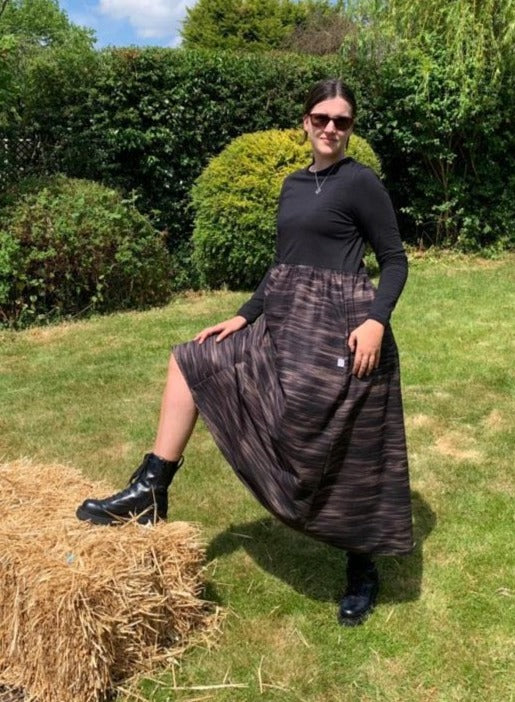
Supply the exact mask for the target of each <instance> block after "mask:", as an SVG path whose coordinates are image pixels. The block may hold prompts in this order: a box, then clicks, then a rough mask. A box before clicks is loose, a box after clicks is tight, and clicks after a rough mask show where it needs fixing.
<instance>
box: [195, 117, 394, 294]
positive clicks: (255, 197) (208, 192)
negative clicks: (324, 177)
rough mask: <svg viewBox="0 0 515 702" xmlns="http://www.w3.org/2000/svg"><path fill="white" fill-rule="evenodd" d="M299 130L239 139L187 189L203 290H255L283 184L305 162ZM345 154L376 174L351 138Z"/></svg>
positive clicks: (370, 156) (364, 146)
mask: <svg viewBox="0 0 515 702" xmlns="http://www.w3.org/2000/svg"><path fill="white" fill-rule="evenodd" d="M302 135H303V132H302V130H299V129H286V130H277V129H272V130H268V131H262V132H254V133H252V134H244V135H243V136H240V137H238V138H236V139H234V140H233V141H232V142H231V143H230V144H229V145H228V146H227V147H226V148H225V149H224V150H223V151H222V152H221V153H220V154H219V155H218V156H216V157H215V158H213V159H211V161H210V162H209V164H208V165H207V167H206V168H205V169H204V171H203V172H202V173H201V175H200V176H199V178H198V179H197V181H196V182H195V185H194V187H193V189H192V204H193V207H194V209H195V228H194V232H193V245H194V251H193V260H194V262H195V264H196V266H197V267H198V269H199V273H200V278H201V283H202V285H204V286H207V287H212V288H218V287H221V286H222V285H227V286H229V287H230V288H232V289H239V288H245V289H248V288H252V287H255V286H256V285H257V284H258V283H259V281H260V280H261V277H262V276H263V273H264V271H265V270H266V268H267V267H268V266H269V265H270V263H271V261H272V259H273V255H274V243H275V232H276V221H275V220H276V215H277V205H278V199H279V193H280V190H281V185H282V181H283V180H284V178H285V177H286V176H287V175H288V174H289V173H292V172H293V171H295V170H297V169H299V168H304V167H306V166H307V165H308V164H309V163H310V159H311V145H310V143H309V141H306V142H305V143H304V144H302V143H301V141H302ZM346 154H347V155H348V156H352V157H353V158H355V159H356V160H357V161H360V162H361V163H364V164H365V165H367V166H370V167H371V168H373V169H374V170H375V171H376V173H378V174H379V175H380V173H381V167H380V163H379V159H378V157H377V156H376V155H375V153H374V152H373V151H372V149H371V147H370V146H369V145H368V143H367V142H366V141H365V140H364V139H362V138H360V137H358V136H356V135H352V136H351V138H350V142H349V146H348V148H347V151H346Z"/></svg>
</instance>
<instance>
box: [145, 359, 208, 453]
mask: <svg viewBox="0 0 515 702" xmlns="http://www.w3.org/2000/svg"><path fill="white" fill-rule="evenodd" d="M197 417H198V410H197V407H196V405H195V403H194V401H193V397H192V394H191V391H190V389H189V387H188V384H187V383H186V380H185V379H184V376H183V374H182V372H181V370H180V368H179V366H178V365H177V361H176V360H175V357H174V355H173V353H172V354H170V361H169V363H168V376H167V379H166V385H165V389H164V392H163V399H162V401H161V414H160V415H159V425H158V428H157V435H156V440H155V443H154V448H153V453H155V454H156V456H159V457H160V458H164V459H165V460H167V461H178V460H179V458H180V457H181V455H182V452H183V451H184V448H185V446H186V444H187V443H188V440H189V438H190V436H191V433H192V431H193V427H194V426H195V422H196V421H197Z"/></svg>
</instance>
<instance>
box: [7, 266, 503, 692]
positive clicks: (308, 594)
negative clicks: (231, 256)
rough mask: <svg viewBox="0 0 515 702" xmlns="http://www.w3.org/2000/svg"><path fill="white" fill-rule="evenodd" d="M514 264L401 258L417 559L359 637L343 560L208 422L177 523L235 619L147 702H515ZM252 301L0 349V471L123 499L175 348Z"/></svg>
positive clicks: (152, 686)
mask: <svg viewBox="0 0 515 702" xmlns="http://www.w3.org/2000/svg"><path fill="white" fill-rule="evenodd" d="M514 263H515V256H513V255H505V256H502V257H501V258H499V259H497V260H482V259H480V258H472V257H459V256H442V257H439V258H438V259H436V260H433V259H429V258H427V257H422V258H420V259H418V258H417V259H415V258H414V259H413V260H412V265H411V271H410V276H409V279H408V283H407V286H406V289H405V291H404V293H403V295H402V297H401V299H400V301H399V304H398V306H397V309H396V311H395V314H394V319H393V327H394V331H395V335H396V338H397V342H398V345H399V349H400V353H401V364H402V366H401V370H402V382H403V392H404V405H405V413H406V428H407V433H408V445H409V456H410V469H411V487H412V496H413V508H414V520H415V524H414V526H415V535H416V540H417V547H416V551H415V553H414V554H413V555H412V556H409V557H397V558H392V557H378V558H377V563H378V566H379V570H380V575H381V580H382V589H381V593H380V598H379V602H378V605H377V608H376V610H375V612H374V613H373V614H372V616H371V617H370V618H369V619H368V620H367V622H366V623H365V624H364V625H363V626H361V627H357V628H355V629H346V628H342V627H340V626H339V625H338V623H337V621H336V600H337V598H338V595H339V594H340V592H341V590H342V588H343V586H344V560H343V557H342V554H341V553H340V552H339V551H337V550H336V549H332V548H330V547H329V546H325V545H323V544H320V543H318V542H315V541H313V540H311V539H308V538H305V537H303V536H302V535H300V534H297V533H296V532H293V531H291V530H289V529H288V528H287V527H285V526H283V525H281V524H280V523H278V522H277V521H275V520H274V519H273V518H272V517H270V515H268V514H267V513H266V512H265V510H264V509H263V508H262V507H261V506H260V505H259V504H257V503H256V502H255V500H254V499H253V498H252V497H251V495H250V494H249V493H248V492H247V491H246V489H245V488H244V487H243V486H242V485H241V484H240V483H239V481H238V480H237V478H236V477H235V476H234V474H233V472H232V470H231V469H230V467H229V466H228V465H227V463H226V462H225V460H224V459H223V457H222V456H221V454H220V453H219V451H218V449H217V448H216V446H215V444H214V442H213V440H212V438H211V435H210V434H209V433H208V431H207V429H206V427H205V425H204V424H203V422H202V421H201V420H200V421H199V423H198V425H197V427H196V430H195V432H194V434H193V436H192V439H191V440H190V443H189V444H188V447H187V449H186V452H185V457H186V460H185V465H184V467H183V468H182V469H181V471H180V472H179V473H178V475H177V477H176V479H175V481H174V485H173V488H172V491H171V516H172V518H177V519H181V520H189V521H194V522H200V524H201V525H202V529H203V532H204V534H205V538H206V543H207V556H208V562H209V567H208V573H209V584H208V590H207V596H208V597H209V598H213V599H215V600H217V601H218V602H219V603H221V604H222V606H223V607H225V608H226V609H227V610H228V616H227V619H226V622H225V625H224V627H223V632H222V634H221V636H220V638H219V641H218V644H217V646H216V647H215V648H213V649H211V650H202V649H193V650H191V651H190V652H189V653H188V654H187V655H186V656H185V657H184V659H183V660H182V662H181V665H180V666H177V667H176V669H175V670H174V671H164V672H162V673H160V674H159V675H157V674H156V676H155V678H156V679H155V681H151V680H146V681H143V682H142V684H141V688H140V693H139V694H140V696H141V698H142V699H144V700H154V701H155V702H165V700H177V701H179V702H186V701H188V702H193V700H195V701H197V700H198V701H199V702H200V701H204V700H206V701H207V700H210V701H213V702H229V701H230V702H254V701H255V700H263V701H264V702H268V701H269V700H270V701H272V700H274V701H276V700H278V701H280V702H347V701H349V702H372V701H374V702H376V701H380V702H383V701H385V702H410V701H417V702H426V701H427V702H461V701H463V702H475V701H476V700H477V702H479V701H481V702H485V701H490V700H492V701H494V700H495V701H496V702H507V701H508V700H511V699H513V695H514V690H513V688H512V687H510V682H511V680H512V678H513V677H514V676H513V666H512V662H513V660H512V657H511V651H510V644H511V645H512V635H513V630H514V618H513V591H512V587H513V585H512V583H513V557H512V555H511V552H510V545H511V543H512V541H513V521H512V518H511V515H512V508H513V501H512V500H513V480H512V479H513V473H512V466H513V453H514V444H515V441H514V422H513V419H514V401H513V391H514V384H515V381H514V376H513V372H512V359H513V357H514V348H513V337H514V334H513V310H514V309H515V299H514V297H515V293H514V290H515V287H514V282H515V281H514V273H513V271H514ZM247 298H248V295H246V294H245V293H231V292H226V291H219V292H214V293H209V294H207V293H204V294H203V293H197V294H187V295H183V296H180V297H177V298H176V299H175V300H174V301H172V302H171V303H170V304H169V305H168V306H166V307H164V308H160V309H154V310H151V311H147V312H143V313H124V314H114V315H110V316H106V317H94V318H92V319H89V320H87V321H81V322H76V323H73V324H62V325H60V326H54V327H48V328H40V329H31V330H26V331H23V332H18V333H13V332H2V333H0V373H1V375H0V457H1V458H2V459H3V460H10V459H14V458H17V457H19V456H30V457H31V458H33V459H34V460H35V461H38V462H40V463H43V464H44V463H50V462H54V461H59V462H62V463H65V464H71V465H74V466H76V467H78V468H80V469H81V470H82V471H83V472H84V473H85V474H86V475H87V476H88V477H91V478H94V479H95V478H101V477H102V478H106V479H108V480H110V481H111V482H112V484H113V485H114V486H115V487H121V486H123V485H125V483H126V480H127V478H128V475H129V473H130V472H132V471H133V470H134V468H135V467H137V465H139V462H140V460H141V457H142V454H143V452H145V451H147V450H150V448H151V446H152V442H153V437H154V432H155V428H156V426H157V418H158V412H159V405H160V397H161V391H162V387H163V381H164V377H165V374H166V367H167V363H168V356H169V349H170V346H171V344H172V343H176V342H180V341H184V340H187V339H189V338H192V337H193V336H194V334H195V333H196V332H197V331H198V330H200V329H201V328H203V327H204V326H207V325H209V324H212V323H214V322H215V321H218V320H221V319H224V318H226V317H229V316H232V315H233V314H234V313H235V310H236V309H237V308H238V307H239V306H240V305H241V304H242V303H243V302H244V301H245V300H246V299H247ZM59 487H60V486H56V488H57V489H59ZM510 666H511V671H510ZM510 672H511V675H510ZM172 673H173V674H172ZM235 684H239V685H241V687H227V686H228V685H235ZM213 685H225V686H226V687H219V688H214V687H211V686H213ZM202 686H207V689H206V688H204V689H202ZM179 688H185V689H179ZM188 688H189V689H188Z"/></svg>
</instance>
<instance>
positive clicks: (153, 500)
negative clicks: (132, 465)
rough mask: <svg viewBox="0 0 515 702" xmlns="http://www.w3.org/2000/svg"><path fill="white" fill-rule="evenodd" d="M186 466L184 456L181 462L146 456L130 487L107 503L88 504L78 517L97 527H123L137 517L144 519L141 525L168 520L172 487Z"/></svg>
mask: <svg viewBox="0 0 515 702" xmlns="http://www.w3.org/2000/svg"><path fill="white" fill-rule="evenodd" d="M183 462H184V456H181V457H180V458H179V460H178V461H165V460H163V459H162V458H159V456H156V454H155V453H146V454H145V457H144V459H143V463H142V464H141V465H140V467H139V468H138V469H137V470H136V471H134V473H133V474H132V475H131V477H130V480H129V485H128V487H126V488H125V489H124V490H121V491H120V492H117V493H116V494H115V495H112V496H111V497H107V498H105V499H103V500H92V499H89V500H85V501H84V502H83V503H82V504H81V506H80V507H79V508H78V509H77V512H76V515H77V517H78V518H79V519H82V520H86V521H90V522H93V523H94V524H122V523H123V521H124V520H127V519H131V518H132V517H134V516H135V515H141V516H139V517H138V522H139V523H140V524H147V523H148V522H154V523H155V522H156V521H157V520H158V519H166V514H167V512H168V487H169V485H170V483H171V482H172V478H173V476H174V475H175V473H176V472H177V471H178V469H179V468H180V467H181V465H182V464H183Z"/></svg>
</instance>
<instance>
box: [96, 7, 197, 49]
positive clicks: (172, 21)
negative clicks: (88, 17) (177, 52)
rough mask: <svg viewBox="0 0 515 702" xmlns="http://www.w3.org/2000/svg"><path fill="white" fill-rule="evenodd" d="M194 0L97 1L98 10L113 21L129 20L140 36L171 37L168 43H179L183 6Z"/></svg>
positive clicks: (147, 37) (153, 37)
mask: <svg viewBox="0 0 515 702" xmlns="http://www.w3.org/2000/svg"><path fill="white" fill-rule="evenodd" d="M193 4H194V0H191V1H188V0H100V3H99V9H100V12H101V13H102V14H103V15H105V16H107V17H110V18H111V19H114V20H128V21H129V23H130V24H131V26H132V27H133V28H134V31H135V32H136V35H137V36H138V37H141V38H143V39H159V38H163V37H166V38H168V37H170V40H169V45H170V46H177V45H178V44H179V42H180V36H179V29H180V26H181V24H182V20H183V19H184V18H185V17H186V7H187V6H191V5H193Z"/></svg>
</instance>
